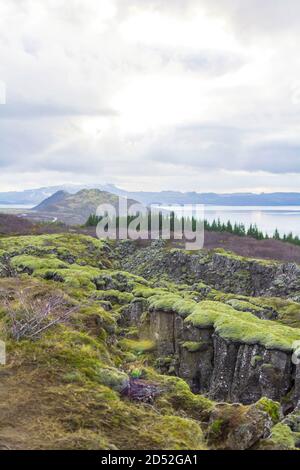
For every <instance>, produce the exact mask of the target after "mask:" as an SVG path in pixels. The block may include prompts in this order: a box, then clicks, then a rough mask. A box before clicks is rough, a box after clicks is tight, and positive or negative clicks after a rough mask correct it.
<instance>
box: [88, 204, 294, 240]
mask: <svg viewBox="0 0 300 470" xmlns="http://www.w3.org/2000/svg"><path fill="white" fill-rule="evenodd" d="M145 217H148V227H149V230H151V214H149V215H148V216H145ZM135 218H136V215H128V216H127V226H128V225H129V224H130V223H131V222H132V221H133V220H134V219H135ZM101 220H102V217H101V216H97V215H94V214H91V215H90V216H89V218H88V220H87V221H86V224H85V225H86V226H87V227H96V226H97V225H98V223H99V222H100V221H101ZM120 221H121V218H120V217H119V216H117V217H115V220H113V222H114V223H116V227H117V228H118V227H119V224H120ZM122 222H123V224H124V218H123V220H122ZM186 222H188V223H189V227H192V230H193V231H195V230H196V225H197V220H196V219H195V218H194V217H192V218H187V219H185V223H186ZM181 223H182V219H180V218H178V217H177V215H176V214H175V213H174V212H171V213H170V215H166V214H162V213H160V214H159V229H160V230H161V229H162V226H163V225H166V226H168V224H169V226H170V230H171V232H173V231H174V227H179V226H180V224H181ZM204 229H205V230H206V231H208V232H220V233H224V232H225V233H232V234H233V235H238V236H239V237H246V236H247V237H252V238H255V239H256V240H267V239H270V238H271V239H274V240H280V241H282V242H287V243H292V244H293V245H299V246H300V238H299V237H298V235H295V236H294V235H293V233H292V232H290V233H289V234H288V235H286V234H285V235H283V236H281V235H280V233H279V231H278V230H277V229H276V230H275V232H274V234H273V236H271V237H270V236H269V235H268V234H267V233H263V232H262V231H261V230H259V228H258V227H257V225H256V224H251V225H250V227H249V228H248V229H246V227H245V225H244V224H237V223H235V224H232V223H231V222H230V221H228V222H227V223H224V222H223V223H222V222H221V221H220V219H218V220H213V221H212V222H209V221H208V220H204Z"/></svg>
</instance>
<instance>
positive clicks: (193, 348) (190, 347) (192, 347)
mask: <svg viewBox="0 0 300 470" xmlns="http://www.w3.org/2000/svg"><path fill="white" fill-rule="evenodd" d="M202 346H203V343H202V342H197V341H186V342H185V343H183V345H182V347H183V348H184V349H186V350H187V351H189V352H197V351H200V350H201V348H202Z"/></svg>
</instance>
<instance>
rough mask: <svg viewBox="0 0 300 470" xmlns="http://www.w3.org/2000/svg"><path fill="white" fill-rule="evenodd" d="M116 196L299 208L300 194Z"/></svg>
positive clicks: (148, 200) (160, 201) (151, 200)
mask: <svg viewBox="0 0 300 470" xmlns="http://www.w3.org/2000/svg"><path fill="white" fill-rule="evenodd" d="M118 194H121V195H122V196H127V197H131V198H134V199H136V200H137V201H140V202H141V203H143V204H145V205H150V204H210V205H216V206H300V193H262V194H254V193H232V194H216V193H196V192H188V193H182V192H179V191H161V192H143V191H141V192H126V191H122V190H121V191H119V193H118Z"/></svg>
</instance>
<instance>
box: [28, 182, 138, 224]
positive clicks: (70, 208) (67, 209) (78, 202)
mask: <svg viewBox="0 0 300 470" xmlns="http://www.w3.org/2000/svg"><path fill="white" fill-rule="evenodd" d="M104 203H105V204H111V205H112V206H114V207H116V208H117V207H118V204H119V197H118V196H116V195H115V194H112V193H109V192H107V191H101V190H100V189H82V190H81V191H79V192H77V193H75V194H70V193H68V192H66V191H57V192H56V193H54V194H53V195H52V196H50V197H49V198H47V199H45V200H44V201H43V202H41V203H40V204H39V205H37V206H36V207H34V208H33V209H32V210H33V211H34V212H38V213H40V215H41V216H43V215H44V216H52V217H53V218H54V219H57V220H59V221H63V222H65V223H67V224H72V225H73V224H74V225H75V224H84V223H85V222H86V221H87V219H88V217H89V215H90V214H95V213H96V210H97V207H98V206H99V205H100V204H104ZM134 203H136V201H134V200H131V199H128V205H129V206H130V205H132V204H134Z"/></svg>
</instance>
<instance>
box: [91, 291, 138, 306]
mask: <svg viewBox="0 0 300 470" xmlns="http://www.w3.org/2000/svg"><path fill="white" fill-rule="evenodd" d="M97 298H98V299H101V300H109V301H110V302H113V303H117V304H119V305H124V304H128V303H130V302H131V301H132V300H133V299H134V297H133V295H132V294H131V293H130V292H120V291H118V290H114V289H109V290H103V291H100V290H99V291H97Z"/></svg>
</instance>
